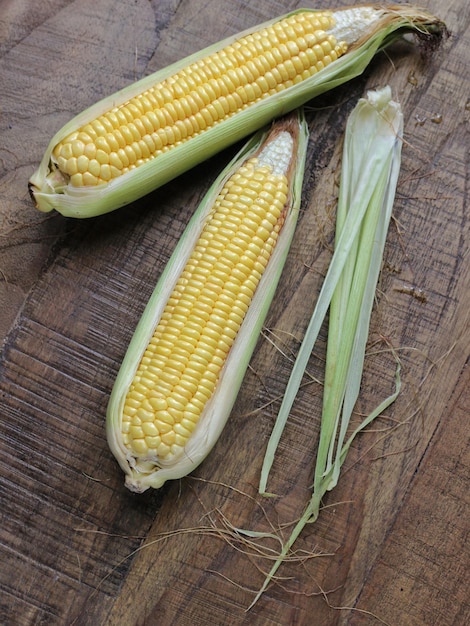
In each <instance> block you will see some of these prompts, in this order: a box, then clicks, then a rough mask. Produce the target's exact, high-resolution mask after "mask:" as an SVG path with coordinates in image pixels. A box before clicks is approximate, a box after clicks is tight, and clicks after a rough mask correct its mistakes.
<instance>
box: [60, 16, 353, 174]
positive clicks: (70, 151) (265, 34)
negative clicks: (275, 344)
mask: <svg viewBox="0 0 470 626" xmlns="http://www.w3.org/2000/svg"><path fill="white" fill-rule="evenodd" d="M334 24H335V20H334V17H333V14H332V13H331V12H329V11H326V12H323V13H322V12H316V11H310V12H304V13H296V14H293V15H291V16H289V17H287V18H285V19H283V20H280V21H279V22H277V23H275V24H273V25H272V26H268V27H266V28H264V29H262V31H258V32H254V33H252V34H250V35H246V36H245V37H243V38H241V39H239V40H238V41H236V42H234V43H233V44H232V45H229V46H227V47H225V48H223V49H222V50H220V51H219V52H215V53H214V54H212V55H210V56H208V57H206V58H205V59H204V60H203V61H198V62H195V63H193V64H191V65H189V67H187V68H185V69H183V70H181V71H180V72H178V73H176V74H175V75H173V76H171V77H170V78H168V79H166V80H164V81H162V82H161V83H158V84H156V85H155V86H153V87H151V88H150V89H148V90H147V91H144V92H143V93H142V94H140V95H139V96H136V97H134V98H132V99H131V100H129V101H128V102H125V103H124V104H122V105H120V106H119V107H116V108H114V109H112V110H111V111H108V112H106V113H104V114H103V115H101V116H99V117H98V118H97V119H95V120H93V121H92V122H90V123H88V124H87V125H86V126H84V127H82V128H80V129H79V130H78V133H77V132H76V131H75V132H73V133H72V134H71V135H69V136H68V137H66V138H64V139H63V140H62V141H61V142H60V143H59V144H58V145H57V146H56V147H55V149H54V151H53V160H55V162H56V163H57V165H58V168H59V169H60V170H61V171H62V172H63V173H64V174H66V175H67V176H70V177H71V180H72V177H74V178H73V180H74V181H75V182H74V184H75V185H76V186H82V185H84V184H85V178H84V176H83V174H84V173H85V172H86V171H88V170H86V169H84V168H85V165H86V163H88V160H87V161H85V160H84V159H82V157H83V156H84V155H86V154H89V153H91V152H94V148H93V147H92V146H93V145H96V147H98V146H99V148H98V149H97V151H96V156H95V159H96V161H97V162H98V165H97V163H96V162H94V164H93V168H91V169H90V170H89V171H90V173H92V174H93V176H94V179H93V180H96V184H100V183H103V182H107V181H109V180H110V179H112V178H117V177H118V176H120V175H122V174H124V173H126V172H128V171H129V170H130V169H132V166H133V165H134V163H136V162H138V161H140V160H141V159H142V149H141V148H142V143H144V144H145V143H147V145H148V144H149V143H150V142H151V141H153V140H154V137H155V134H157V135H158V137H159V141H153V144H154V145H153V150H152V151H150V150H147V151H146V152H145V154H144V156H143V160H142V162H145V161H147V160H149V159H153V158H155V157H156V156H158V155H159V154H161V153H162V152H163V151H165V150H168V149H170V148H171V147H172V146H174V145H175V144H176V143H179V142H182V141H187V140H188V139H190V138H191V137H193V136H194V135H196V134H197V133H199V132H201V131H202V130H206V129H208V128H211V127H212V126H214V125H215V124H217V123H218V122H220V121H222V120H224V119H226V118H228V117H230V116H232V115H234V114H235V113H236V112H237V111H239V110H241V109H243V108H245V107H247V106H250V105H251V104H253V103H255V102H257V101H258V100H260V99H262V98H266V97H268V96H270V95H272V94H273V93H276V92H279V91H281V90H283V89H286V88H287V87H289V86H290V85H291V84H292V83H293V81H296V80H305V79H307V78H308V77H309V76H311V75H313V74H314V73H315V72H317V71H318V70H319V69H321V68H322V67H325V66H326V65H328V64H329V63H331V62H332V61H333V60H335V59H336V58H338V57H339V56H341V55H342V54H344V53H345V52H346V50H347V44H346V43H345V42H338V41H337V40H336V38H335V37H334V36H333V35H328V34H327V33H326V32H325V31H326V30H328V29H330V28H332V27H333V26H334ZM307 46H308V47H309V48H311V49H313V50H315V54H314V55H311V56H305V57H304V59H303V60H302V61H300V59H299V57H298V54H299V52H300V48H303V49H305V48H306V47H307ZM240 53H241V55H242V56H241V57H240ZM189 76H190V77H191V80H190V81H189V80H188V77H189ZM144 110H147V114H145V113H144ZM188 113H189V117H190V123H187V122H186V120H187V118H188ZM185 122H186V123H185ZM86 133H88V134H89V142H87V141H85V135H86ZM123 140H124V142H125V145H122V144H123ZM116 146H120V147H121V148H124V149H125V150H126V147H127V148H128V149H129V150H126V152H127V157H128V160H129V163H125V162H120V161H119V160H118V159H116V158H115V156H113V154H114V153H113V150H115V149H116ZM131 153H134V156H132V154H131ZM80 159H82V160H81V161H80ZM109 163H112V165H113V167H111V168H110V167H109V165H108V164H109Z"/></svg>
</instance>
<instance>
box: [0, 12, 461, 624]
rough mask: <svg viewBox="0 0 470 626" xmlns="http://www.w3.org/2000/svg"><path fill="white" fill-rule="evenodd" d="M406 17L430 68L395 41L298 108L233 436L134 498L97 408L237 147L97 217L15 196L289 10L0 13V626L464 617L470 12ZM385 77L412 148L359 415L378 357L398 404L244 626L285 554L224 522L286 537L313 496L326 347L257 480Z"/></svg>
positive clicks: (358, 453)
mask: <svg viewBox="0 0 470 626" xmlns="http://www.w3.org/2000/svg"><path fill="white" fill-rule="evenodd" d="M340 4H341V3H340V2H337V1H336V0H333V1H331V0H330V1H327V0H325V1H324V2H323V3H322V5H323V6H324V7H336V6H339V5H340ZM347 4H352V3H350V2H347ZM422 5H423V6H425V7H426V8H428V9H429V10H431V11H432V12H434V13H436V14H438V15H439V16H440V17H441V18H443V19H444V20H445V21H446V22H447V24H448V26H449V28H450V30H451V31H452V37H451V38H450V39H448V40H447V42H446V43H445V45H444V46H443V47H442V49H441V50H440V51H439V52H438V53H437V54H436V55H435V56H434V57H433V58H432V59H428V60H427V61H426V62H423V61H422V60H421V59H420V56H419V53H418V52H417V50H416V49H415V48H413V47H410V46H407V45H397V46H395V47H393V48H392V49H390V50H389V51H388V52H387V54H381V55H379V56H378V57H377V58H376V59H375V60H374V61H373V63H372V64H371V66H370V68H369V69H368V70H367V72H366V74H365V75H364V76H362V77H361V78H358V79H357V80H354V81H353V82H351V83H350V84H348V85H346V86H344V87H341V88H339V89H337V90H335V91H334V92H332V93H330V94H328V95H326V96H323V97H321V98H320V99H318V100H316V101H314V102H311V103H310V105H309V106H308V121H309V124H310V127H311V140H310V146H309V155H308V160H307V171H306V178H305V186H304V197H303V203H302V214H301V218H300V224H299V228H298V230H297V233H296V236H295V239H294V242H293V245H292V249H291V252H290V255H289V258H288V261H287V264H286V267H285V271H284V274H283V276H282V279H281V283H280V285H279V289H278V292H277V294H276V297H275V301H274V303H273V306H272V308H271V310H270V313H269V316H268V319H267V321H266V327H265V331H264V332H263V334H262V336H260V338H259V342H258V345H257V348H256V351H255V354H254V356H253V359H252V362H251V365H250V369H249V371H248V373H247V375H246V378H245V380H244V383H243V386H242V389H241V392H240V394H239V398H238V401H237V403H236V406H235V408H234V410H233V414H232V416H231V418H230V420H229V423H228V425H227V427H226V429H225V431H224V433H223V435H222V437H221V438H220V440H219V442H218V444H217V445H216V447H215V449H214V450H213V452H212V453H211V455H210V456H209V457H208V458H207V459H206V461H205V462H204V463H203V464H202V465H201V466H200V467H199V468H198V469H197V470H196V471H195V472H194V474H193V475H192V476H190V477H188V478H185V479H183V480H181V481H177V482H174V483H172V484H168V485H166V486H164V487H163V488H162V489H161V490H159V491H148V492H146V493H144V494H142V495H135V494H131V493H130V492H128V491H127V490H126V489H125V488H124V486H123V476H122V474H121V471H120V470H119V468H118V466H117V463H116V462H115V460H114V458H113V457H112V456H111V454H110V452H109V450H108V447H107V444H106V441H105V435H104V415H105V411H106V405H107V401H108V397H109V393H110V390H111V387H112V384H113V381H114V378H115V375H116V372H117V369H118V366H119V363H120V360H121V359H122V357H123V354H124V351H125V349H126V346H127V343H128V341H129V339H130V337H131V335H132V332H133V329H134V327H135V325H136V323H137V321H138V319H139V316H140V314H141V312H142V309H143V307H144V305H145V303H146V300H147V298H148V296H149V294H150V293H151V291H152V289H153V286H154V284H155V282H156V280H157V278H158V276H159V275H160V273H161V271H162V269H163V267H164V265H165V263H166V261H167V260H168V258H169V256H170V254H171V252H172V250H173V248H174V246H175V244H176V242H177V240H178V237H179V236H180V235H181V233H182V231H183V229H184V227H185V225H186V223H187V221H188V219H189V217H190V215H191V214H192V212H193V211H194V209H195V207H196V206H197V204H198V202H199V201H200V200H201V198H202V196H203V194H204V192H205V190H206V189H207V188H208V186H209V185H210V183H211V181H212V180H213V179H214V178H215V176H216V175H217V173H218V172H219V170H220V167H221V164H222V163H225V162H227V161H228V160H229V158H230V157H231V156H232V155H233V154H234V153H235V150H236V149H237V146H234V147H232V148H231V149H229V150H227V151H226V152H225V153H223V154H222V155H219V156H217V158H214V159H212V160H211V161H209V162H207V163H204V164H203V165H201V166H199V167H196V168H195V169H194V170H193V171H191V172H189V173H187V174H186V175H183V176H181V177H180V178H179V179H178V180H175V181H174V182H172V183H170V184H168V185H166V186H165V187H163V188H162V189H160V190H159V191H156V192H154V193H152V194H150V195H149V196H147V197H145V198H143V199H142V200H141V201H139V202H136V203H134V204H133V205H132V206H129V207H126V208H124V209H122V210H120V211H117V212H114V213H111V214H109V215H106V216H103V217H100V218H96V219H92V220H85V221H74V220H72V219H65V218H63V217H62V216H60V215H58V214H56V213H49V214H41V213H39V212H38V211H36V210H35V209H34V208H33V206H32V203H31V201H30V199H29V197H28V192H27V180H28V178H29V176H30V175H31V173H32V172H33V170H34V169H35V167H36V166H37V164H38V162H39V160H40V158H41V156H42V153H43V151H44V149H45V147H46V145H47V142H48V141H49V139H50V137H51V136H52V134H53V132H55V130H57V129H58V128H60V127H61V126H62V125H63V123H65V122H66V121H67V120H68V119H69V118H70V117H71V116H72V115H74V114H75V113H77V112H79V111H81V110H82V109H84V108H85V107H86V106H88V105H90V104H92V103H93V102H95V101H97V100H99V99H101V98H102V97H104V96H105V95H107V94H109V93H112V92H113V91H115V90H117V89H118V88H121V87H123V86H125V85H127V84H128V83H130V82H132V81H133V80H134V79H136V78H138V77H141V76H143V75H145V74H148V73H150V72H151V71H155V70H156V69H158V68H160V67H164V66H165V65H167V64H169V63H170V62H172V61H175V60H177V59H179V58H181V57H182V56H185V55H187V54H189V53H191V52H193V51H195V50H198V49H200V48H202V47H204V46H207V45H209V44H211V43H213V42H215V41H217V40H219V39H221V38H223V37H225V36H228V35H229V34H232V33H236V32H238V31H240V30H242V29H244V28H247V27H249V26H252V25H255V24H257V23H260V22H262V21H264V20H266V19H269V18H271V17H275V16H277V15H280V14H282V13H284V12H285V11H287V10H289V9H294V8H297V7H298V6H302V3H296V2H287V1H286V2H279V1H271V2H269V1H268V0H258V1H257V2H251V3H250V2H245V1H241V0H240V1H236V2H235V1H234V0H204V1H202V0H191V2H189V0H184V1H183V2H172V1H169V0H161V1H160V2H157V1H156V0H151V1H150V2H145V1H144V0H132V1H131V0H122V1H121V2H116V1H115V0H93V1H89V0H83V1H81V2H68V1H67V0H48V1H47V2H41V3H38V2H33V1H32V0H15V2H14V3H13V2H8V1H7V0H3V1H2V2H0V49H1V55H2V58H1V61H0V85H1V89H0V127H1V142H0V168H1V174H0V176H1V177H0V203H1V204H0V220H1V222H0V302H1V305H0V336H1V338H2V339H3V338H4V344H3V348H2V354H1V370H0V387H1V389H0V415H1V435H0V436H1V454H0V465H1V479H0V480H1V482H0V485H1V508H0V515H1V525H0V543H1V556H0V580H1V583H0V584H1V595H0V623H1V624H2V625H3V624H5V625H6V626H10V625H21V626H25V625H32V624H47V625H48V626H49V625H52V624H54V625H55V624H58V625H71V624H81V625H85V624H86V625H90V626H96V625H101V624H106V625H116V626H128V625H129V626H130V625H137V624H139V625H143V624H146V625H157V626H168V625H170V624H173V625H175V626H194V625H196V626H198V625H204V626H205V625H211V626H215V625H225V624H230V625H242V624H250V625H260V626H264V625H268V624H269V625H273V626H274V625H280V626H286V625H291V624H292V625H294V624H296V625H300V624H301V625H312V624H313V625H315V626H326V625H327V626H332V625H340V624H342V625H344V624H348V625H352V626H358V625H361V626H362V625H369V624H371V625H372V624H388V625H390V626H433V625H439V626H450V625H451V624H452V625H453V626H464V624H468V623H470V603H469V594H468V589H469V586H470V575H469V571H470V548H469V543H470V542H469V531H470V522H469V520H470V500H469V481H470V448H469V436H468V433H469V423H468V417H469V412H470V391H469V382H470V369H469V367H468V358H469V345H470V327H469V310H470V300H469V295H470V289H469V281H470V273H469V262H468V261H469V255H468V242H469V225H470V220H469V219H468V193H469V187H470V179H469V145H470V143H469V119H470V77H469V69H468V68H469V64H470V52H469V50H470V41H469V35H470V29H469V24H470V5H469V4H468V2H467V0H448V1H447V2H445V3H444V2H439V1H438V0H423V2H422ZM385 84H390V85H391V87H392V90H393V94H394V97H395V98H396V99H398V100H399V101H400V102H401V104H402V107H403V110H404V114H405V120H406V123H405V139H406V143H405V146H404V150H403V163H402V172H401V177H400V182H399V188H398V194H397V199H396V203H395V209H394V222H393V224H392V225H391V228H390V232H389V237H388V241H387V246H386V252H385V261H384V267H383V271H382V275H381V281H380V288H379V290H378V292H377V305H376V308H375V311H374V314H373V319H372V326H371V336H370V348H369V356H368V358H367V360H366V372H365V378H364V386H363V393H362V394H361V398H360V402H359V404H358V408H357V410H358V412H359V413H365V412H367V411H369V410H370V409H372V408H373V407H374V406H375V405H376V404H377V402H378V401H380V400H381V399H382V398H383V397H384V396H385V395H387V394H388V393H389V392H390V391H391V389H392V388H393V376H394V363H393V359H392V357H391V356H390V352H389V350H388V348H389V347H390V346H393V347H394V348H395V349H396V350H397V351H398V354H399V355H400V359H401V362H402V368H403V370H402V376H403V389H402V393H401V395H400V397H399V399H398V400H397V402H396V403H395V404H394V406H393V407H392V408H391V409H389V410H388V411H387V412H386V415H384V416H383V417H382V418H380V419H379V421H377V422H376V423H375V425H374V427H373V428H371V429H369V432H367V433H365V434H363V435H362V436H361V437H360V438H359V439H358V440H357V441H356V443H355V444H354V447H353V449H352V450H351V452H350V455H349V457H348V460H347V462H346V466H345V468H344V473H343V474H342V476H341V479H340V483H339V485H338V487H337V488H336V489H335V490H334V491H333V492H332V493H330V494H329V496H328V497H327V498H326V499H325V508H324V509H323V511H322V512H321V515H320V519H319V520H318V522H317V523H316V524H315V525H313V526H309V527H308V528H307V529H306V530H305V532H304V533H303V534H302V536H301V537H300V539H299V540H298V542H297V544H296V546H295V548H296V550H297V552H296V556H297V559H294V561H293V562H291V563H288V564H286V565H285V566H283V567H282V568H281V569H280V571H279V577H280V578H279V579H278V580H277V582H276V583H275V584H272V585H271V586H270V587H269V589H268V591H267V592H266V593H265V595H264V596H263V597H262V598H261V600H260V601H259V602H258V604H256V606H255V607H254V608H253V609H252V610H251V611H249V612H246V608H247V607H248V605H249V604H250V602H251V600H252V599H253V597H254V592H256V590H257V589H258V588H259V587H260V585H261V583H262V581H263V572H265V571H266V570H267V569H268V568H269V565H270V561H269V560H268V559H266V558H265V557H266V549H268V548H273V549H275V548H276V546H277V544H276V543H274V542H270V541H264V542H261V544H260V546H261V547H260V553H259V554H257V553H255V552H254V550H253V549H252V548H251V547H250V546H249V545H248V544H247V543H246V541H243V540H241V539H240V537H239V536H237V534H236V528H248V529H252V530H258V531H261V530H262V531H270V532H272V533H281V535H283V536H286V534H287V532H288V527H286V525H288V524H291V523H292V522H293V521H294V520H295V519H296V518H297V517H298V516H299V515H300V514H301V513H302V511H303V507H304V506H305V504H306V502H307V500H308V498H309V494H310V490H309V485H310V482H311V477H312V468H313V463H314V455H315V447H316V440H317V435H318V427H319V414H320V402H321V385H320V384H318V383H317V382H315V378H319V379H321V377H322V375H323V358H324V347H325V345H324V344H325V333H323V334H322V337H321V338H320V342H319V344H318V346H317V348H316V349H315V351H314V354H313V355H312V358H311V361H310V364H309V375H310V376H309V377H306V379H305V385H304V386H303V388H302V390H301V392H300V393H299V396H298V398H297V401H296V403H295V405H294V407H293V410H292V414H291V417H290V421H289V425H288V428H287V430H286V432H285V436H284V437H283V439H282V442H281V447H280V450H279V454H278V457H277V459H276V462H275V465H274V468H273V473H272V476H271V479H270V482H269V489H270V491H273V492H275V493H276V494H279V497H278V498H277V499H275V500H273V501H271V500H265V499H262V498H260V497H259V496H258V495H257V483H258V478H259V471H260V466H261V462H262V458H263V454H264V450H265V446H266V442H267V439H268V437H269V433H270V430H271V427H272V424H273V421H274V417H275V415H276V410H277V409H278V408H279V402H280V398H281V396H282V393H283V389H284V388H285V384H286V381H287V378H288V374H289V369H290V367H291V358H292V356H293V355H295V354H296V351H297V350H298V346H299V341H300V340H301V338H302V336H303V332H304V329H305V327H306V324H307V323H308V320H309V318H310V315H311V312H312V308H313V305H314V302H315V298H316V295H317V294H318V290H319V288H320V285H321V280H322V277H323V275H324V273H325V271H326V268H327V265H328V261H329V258H330V253H331V242H332V237H333V231H334V208H335V201H336V197H337V182H338V177H339V166H340V154H341V141H342V135H343V131H344V127H345V122H346V118H347V115H348V114H349V112H350V111H351V110H352V108H353V106H354V105H355V103H356V102H357V100H358V98H359V97H361V96H362V95H364V94H365V92H366V90H367V89H368V88H371V87H377V86H383V85H385ZM313 557H315V558H313Z"/></svg>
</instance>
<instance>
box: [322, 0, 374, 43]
mask: <svg viewBox="0 0 470 626" xmlns="http://www.w3.org/2000/svg"><path fill="white" fill-rule="evenodd" d="M382 14H383V11H381V10H379V9H376V8H374V7H369V6H363V7H361V6H359V7H353V8H351V9H341V10H339V11H334V14H333V15H334V19H335V25H334V26H333V28H332V29H330V30H328V33H329V34H331V35H334V36H335V37H336V40H337V41H344V42H345V43H347V44H352V43H354V42H355V41H357V40H358V39H360V38H361V37H362V35H365V34H366V33H367V31H368V30H369V28H370V27H371V25H372V24H373V23H374V22H375V21H377V20H378V19H379V18H380V17H381V15H382Z"/></svg>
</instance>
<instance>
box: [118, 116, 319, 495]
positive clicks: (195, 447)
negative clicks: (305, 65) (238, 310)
mask: <svg viewBox="0 0 470 626" xmlns="http://www.w3.org/2000/svg"><path fill="white" fill-rule="evenodd" d="M281 130H287V131H288V132H290V134H291V136H292V138H293V152H292V157H291V161H290V166H289V173H288V180H289V194H288V198H287V201H286V205H285V221H284V223H283V225H282V227H281V230H280V233H279V236H278V239H277V243H276V245H275V247H274V250H273V253H272V255H271V258H270V259H269V261H268V263H267V266H266V268H265V270H264V273H263V275H262V276H261V278H260V281H259V283H258V286H257V288H256V290H255V292H254V295H253V298H252V301H251V304H250V306H249V308H248V310H247V312H246V314H245V317H244V320H243V322H242V325H241V327H240V329H239V331H238V334H237V336H236V338H235V340H234V343H233V345H232V347H231V349H230V351H229V353H228V356H227V358H226V361H225V363H224V365H223V368H222V371H221V373H220V375H219V379H218V382H217V386H216V389H215V391H214V393H213V395H212V397H211V398H210V399H209V400H208V401H207V403H206V405H205V408H204V411H203V413H202V415H201V417H200V419H199V422H198V424H197V425H196V428H195V430H194V432H193V433H192V435H191V437H190V439H189V441H188V442H187V444H186V446H185V449H184V454H182V455H181V456H179V457H178V458H177V459H175V460H174V461H171V462H170V461H162V462H161V463H160V462H159V461H158V460H155V459H154V460H151V461H149V460H142V459H137V458H135V457H134V456H133V455H132V453H131V451H130V450H129V449H128V448H127V447H126V446H125V444H124V442H123V440H122V435H121V423H122V410H123V405H124V400H125V397H126V395H127V391H128V389H129V386H130V384H131V382H132V380H133V378H134V374H135V372H136V370H137V367H138V365H139V363H140V361H141V359H142V356H143V354H144V351H145V349H146V347H147V345H148V342H149V340H150V338H151V337H152V335H153V333H154V329H155V327H156V326H157V324H158V322H159V320H160V317H161V314H162V312H163V309H164V307H165V304H166V302H167V300H168V297H169V296H170V294H171V293H172V291H173V288H174V285H175V283H176V281H177V279H178V277H179V275H180V273H181V272H182V270H183V269H184V267H185V264H186V261H187V259H188V257H189V256H190V254H191V252H192V250H193V248H194V246H195V244H196V242H197V240H198V239H199V236H200V233H201V231H202V229H203V226H204V223H205V221H206V218H207V216H208V214H209V213H210V212H211V210H212V207H213V205H214V201H215V199H216V198H217V196H218V194H219V192H220V190H221V189H222V187H223V186H224V184H225V182H226V181H227V179H228V178H229V177H230V175H231V174H232V173H233V172H234V171H236V170H238V169H239V168H240V166H241V165H242V163H244V162H245V161H246V160H247V159H249V158H250V157H252V156H254V155H255V153H258V151H259V150H260V149H261V148H262V147H263V146H264V145H266V144H267V143H268V142H269V141H271V140H272V139H273V137H275V136H276V135H277V134H278V133H279V132H280V131H281ZM307 142H308V127H307V124H306V122H305V119H304V116H303V112H302V111H298V112H297V113H295V114H291V115H290V116H288V117H287V118H285V119H282V120H279V121H277V122H275V123H274V124H273V127H272V129H271V130H270V131H263V132H259V133H258V134H257V135H256V136H254V137H253V138H252V139H251V140H250V141H249V142H248V143H247V144H246V146H245V147H244V148H243V149H242V150H241V151H240V152H239V154H238V155H237V156H236V157H235V158H234V159H233V160H232V162H231V163H230V164H229V165H228V166H227V167H226V168H225V169H224V171H223V172H222V173H221V174H220V176H219V177H218V178H217V180H216V181H215V182H214V184H213V185H212V187H211V188H210V189H209V191H208V192H207V194H206V196H205V197H204V199H203V200H202V202H201V204H200V205H199V207H198V209H197V210H196V212H195V214H194V215H193V217H192V219H191V221H190V222H189V224H188V226H187V228H186V229H185V232H184V233H183V235H182V237H181V238H180V240H179V242H178V245H177V246H176V248H175V251H174V252H173V254H172V256H171V258H170V260H169V262H168V264H167V266H166V268H165V270H164V272H163V273H162V275H161V277H160V279H159V281H158V283H157V285H156V287H155V290H154V292H153V294H152V296H151V297H150V299H149V301H148V304H147V306H146V308H145V311H144V313H143V315H142V317H141V320H140V321H139V324H138V326H137V328H136V330H135V333H134V336H133V338H132V340H131V342H130V344H129V347H128V350H127V353H126V355H125V357H124V360H123V363H122V365H121V368H120V371H119V373H118V376H117V378H116V381H115V384H114V387H113V390H112V393H111V397H110V400H109V405H108V412H107V436H108V443H109V446H110V448H111V451H112V452H113V454H114V456H115V457H116V459H117V460H118V462H119V464H120V466H121V468H122V470H123V471H124V472H125V475H126V485H127V487H128V488H129V489H130V490H132V491H135V492H139V493H141V492H143V491H145V490H146V489H148V488H150V487H153V488H159V487H161V486H162V485H163V484H164V482H165V481H167V480H171V479H176V478H181V477H182V476H185V475H187V474H188V473H190V472H191V471H193V470H194V469H195V468H196V467H197V466H198V465H199V464H200V463H201V462H202V461H203V460H204V458H205V457H206V456H207V454H208V453H209V452H210V450H211V449H212V447H213V446H214V445H215V443H216V441H217V439H218V437H219V435H220V433H221V432H222V429H223V427H224V425H225V423H226V421H227V419H228V417H229V415H230V412H231V409H232V406H233V404H234V402H235V399H236V397H237V393H238V390H239V388H240V385H241V383H242V380H243V377H244V375H245V371H246V368H247V366H248V363H249V360H250V358H251V355H252V353H253V350H254V348H255V345H256V342H257V341H258V337H259V333H260V331H261V328H262V325H263V321H264V319H265V317H266V314H267V312H268V308H269V305H270V303H271V301H272V298H273V296H274V292H275V289H276V286H277V283H278V281H279V277H280V275H281V272H282V269H283V266H284V262H285V259H286V256H287V253H288V250H289V246H290V243H291V240H292V236H293V234H294V230H295V226H296V223H297V218H298V213H299V206H300V198H301V191H302V182H303V173H304V166H305V156H306V152H307Z"/></svg>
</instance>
